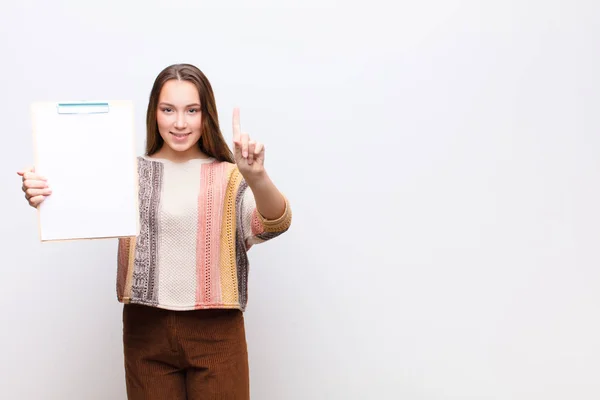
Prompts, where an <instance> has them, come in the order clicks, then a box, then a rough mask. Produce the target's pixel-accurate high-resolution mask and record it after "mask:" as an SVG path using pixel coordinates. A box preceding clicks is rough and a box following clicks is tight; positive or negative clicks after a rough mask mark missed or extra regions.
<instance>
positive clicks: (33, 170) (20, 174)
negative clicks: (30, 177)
mask: <svg viewBox="0 0 600 400" xmlns="http://www.w3.org/2000/svg"><path fill="white" fill-rule="evenodd" d="M27 172H35V167H27V168H25V169H22V170H20V171H17V175H19V176H23V175H25V174H26V173H27Z"/></svg>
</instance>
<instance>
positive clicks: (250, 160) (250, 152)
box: [248, 140, 256, 165]
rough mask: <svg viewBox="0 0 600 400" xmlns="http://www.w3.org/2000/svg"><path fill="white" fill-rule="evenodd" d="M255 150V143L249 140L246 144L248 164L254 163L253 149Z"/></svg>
mask: <svg viewBox="0 0 600 400" xmlns="http://www.w3.org/2000/svg"><path fill="white" fill-rule="evenodd" d="M255 148H256V142H255V141H254V140H250V141H249V142H248V164H250V165H252V163H253V162H254V149H255Z"/></svg>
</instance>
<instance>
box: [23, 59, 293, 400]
mask: <svg viewBox="0 0 600 400" xmlns="http://www.w3.org/2000/svg"><path fill="white" fill-rule="evenodd" d="M146 122H147V143H146V154H145V155H144V156H141V157H138V171H139V205H140V226H141V230H140V233H139V235H138V236H137V237H135V238H124V239H119V247H118V257H117V258H118V269H117V297H118V300H119V301H120V302H122V303H124V307H123V343H124V353H125V372H126V383H127V393H128V398H129V399H132V400H138V399H139V400H142V399H143V400H155V399H165V400H167V399H168V400H179V399H187V400H194V399H217V398H218V399H236V400H240V399H249V397H250V394H249V374H248V353H247V348H246V338H245V331H244V320H243V311H244V310H245V307H246V302H247V298H248V297H247V290H248V289H247V283H248V265H249V263H248V257H247V251H248V249H249V248H250V247H251V246H252V245H254V244H257V243H261V242H264V241H266V240H269V239H272V238H274V237H276V236H278V235H280V234H281V233H283V232H285V231H287V230H288V228H289V226H290V224H291V210H290V205H289V203H288V200H287V198H286V197H285V196H283V195H282V194H281V193H280V192H279V190H278V189H277V188H276V186H275V185H274V184H273V182H272V181H271V180H270V179H269V176H268V174H267V172H266V171H265V167H264V158H265V149H264V146H263V144H262V143H259V142H257V141H254V140H251V139H250V137H249V136H248V134H247V133H244V132H242V131H241V129H240V116H239V110H237V109H236V110H234V112H233V143H234V146H233V147H234V152H233V154H232V152H231V150H230V149H229V147H228V146H227V144H226V142H225V139H224V138H223V135H222V133H221V131H220V128H219V122H218V115H217V108H216V105H215V99H214V96H213V92H212V88H211V85H210V83H209V81H208V79H207V78H206V77H205V76H204V74H203V73H202V72H201V71H200V70H199V69H198V68H196V67H194V66H192V65H188V64H177V65H172V66H170V67H167V68H166V69H164V70H163V71H162V72H161V73H160V74H159V75H158V77H157V78H156V80H155V82H154V86H153V88H152V92H151V94H150V101H149V104H148V111H147V117H146ZM18 173H19V175H21V176H22V182H23V183H22V185H23V186H22V188H23V191H24V192H25V197H26V199H27V200H28V202H29V204H30V205H31V206H32V207H38V206H39V205H40V204H41V203H42V202H43V201H44V199H45V198H46V196H49V195H51V189H50V187H49V184H48V182H47V180H46V178H45V177H41V176H39V175H37V174H36V173H35V170H34V168H28V169H26V170H24V171H19V172H18Z"/></svg>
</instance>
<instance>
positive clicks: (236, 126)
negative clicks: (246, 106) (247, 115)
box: [233, 107, 242, 141]
mask: <svg viewBox="0 0 600 400" xmlns="http://www.w3.org/2000/svg"><path fill="white" fill-rule="evenodd" d="M241 134H242V128H241V125H240V109H239V108H237V107H236V108H234V109H233V140H234V141H236V140H240V136H241Z"/></svg>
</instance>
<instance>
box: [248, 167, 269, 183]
mask: <svg viewBox="0 0 600 400" xmlns="http://www.w3.org/2000/svg"><path fill="white" fill-rule="evenodd" d="M244 179H245V180H246V183H247V184H248V186H250V188H258V187H261V186H265V185H268V184H269V182H270V178H269V175H268V174H267V171H265V169H264V168H263V169H261V170H260V171H257V172H253V173H252V174H248V176H244Z"/></svg>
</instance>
